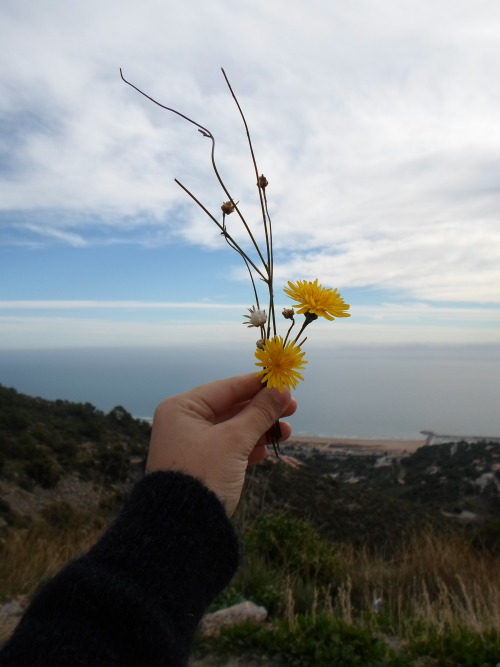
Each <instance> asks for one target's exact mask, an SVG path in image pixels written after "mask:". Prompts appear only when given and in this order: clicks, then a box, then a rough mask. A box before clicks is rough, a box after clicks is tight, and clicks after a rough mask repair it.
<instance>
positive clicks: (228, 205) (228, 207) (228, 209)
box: [220, 201, 239, 215]
mask: <svg viewBox="0 0 500 667" xmlns="http://www.w3.org/2000/svg"><path fill="white" fill-rule="evenodd" d="M236 204H239V202H236ZM236 204H233V202H231V201H225V202H224V203H223V204H222V206H221V207H220V209H221V211H222V212H223V213H225V214H226V215H229V214H230V213H232V212H233V211H234V207H235V206H236Z"/></svg>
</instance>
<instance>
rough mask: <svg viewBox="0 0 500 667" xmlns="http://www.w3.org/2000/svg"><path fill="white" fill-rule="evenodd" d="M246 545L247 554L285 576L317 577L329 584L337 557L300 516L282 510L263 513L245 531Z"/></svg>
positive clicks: (330, 547)
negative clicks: (251, 554) (246, 531)
mask: <svg viewBox="0 0 500 667" xmlns="http://www.w3.org/2000/svg"><path fill="white" fill-rule="evenodd" d="M246 544H247V548H248V550H249V551H250V552H251V553H253V554H255V555H258V556H259V557H260V558H262V559H264V560H265V561H266V562H267V563H268V564H269V565H271V566H272V567H273V569H275V570H278V571H281V572H282V573H286V574H287V575H289V576H298V577H301V578H304V579H311V578H320V579H324V580H325V581H328V582H329V584H331V583H332V581H333V580H334V578H335V575H336V572H337V559H336V558H335V554H334V553H333V547H332V545H331V544H329V543H328V542H326V540H323V539H322V538H321V537H320V536H319V534H318V533H317V532H316V530H315V529H314V527H313V526H312V525H311V524H310V523H307V522H306V521H304V520H302V519H298V518H295V517H291V516H287V515H285V514H284V513H283V512H278V513H274V514H263V515H261V516H260V517H259V518H258V519H257V520H256V521H255V524H254V525H253V526H252V527H251V528H250V530H249V531H248V534H247V539H246Z"/></svg>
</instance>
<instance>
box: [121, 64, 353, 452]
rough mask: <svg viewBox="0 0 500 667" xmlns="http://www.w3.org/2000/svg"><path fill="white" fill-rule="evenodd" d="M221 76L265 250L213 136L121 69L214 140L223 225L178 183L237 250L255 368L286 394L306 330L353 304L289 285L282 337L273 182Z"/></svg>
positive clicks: (275, 434) (274, 438)
mask: <svg viewBox="0 0 500 667" xmlns="http://www.w3.org/2000/svg"><path fill="white" fill-rule="evenodd" d="M221 69H222V68H221ZM222 74H223V77H224V80H225V82H226V84H227V87H228V89H229V91H230V94H231V96H232V98H233V100H234V102H235V104H236V107H237V109H238V112H239V114H240V116H241V119H242V121H243V125H244V128H245V133H246V137H247V143H248V148H249V151H250V156H251V160H252V164H253V168H254V172H255V178H256V186H257V193H258V197H259V203H260V211H261V217H262V221H261V223H260V224H261V230H262V231H263V236H264V240H265V247H263V248H261V247H260V246H259V244H258V243H257V241H256V235H255V234H254V232H253V231H252V227H251V225H250V224H249V223H248V222H247V220H246V219H245V217H244V215H243V213H242V211H241V210H240V207H239V203H240V202H239V201H235V200H234V198H233V197H232V196H231V194H230V192H229V189H228V187H227V186H226V184H225V183H224V180H223V179H222V177H221V175H220V173H219V169H218V167H217V163H216V159H215V146H216V142H215V137H214V135H213V134H212V132H211V131H210V130H209V129H208V128H206V127H204V126H203V125H201V124H200V123H197V122H196V121H195V120H193V119H192V118H190V117H189V116H186V115H185V114H183V113H181V112H179V111H177V110H176V109H173V108H172V107H168V106H165V105H164V104H161V103H160V102H158V101H157V100H155V99H154V98H152V97H151V96H150V95H147V94H146V93H145V92H143V91H142V90H141V89H140V88H138V87H137V86H135V85H134V84H132V83H131V82H130V81H127V79H125V77H124V76H123V72H122V70H121V69H120V76H121V78H122V80H123V81H124V82H125V83H126V84H128V85H129V86H131V87H132V88H133V89H134V90H136V91H137V92H139V93H140V94H141V95H143V96H144V97H146V98H147V99H148V100H150V101H151V102H153V103H154V104H156V105H157V106H159V107H161V108H162V109H165V110H166V111H170V112H172V113H174V114H176V115H178V116H180V117H181V118H183V119H184V120H186V121H188V122H189V123H191V124H193V125H194V126H195V127H196V128H197V130H198V132H199V133H200V134H201V135H202V136H203V137H205V138H208V139H210V142H211V150H210V160H211V165H212V169H213V171H214V173H215V176H216V178H217V180H218V182H219V185H220V186H221V189H222V191H223V193H224V202H223V204H222V205H221V207H220V210H221V213H222V221H220V220H219V219H218V218H217V216H216V215H215V214H213V213H211V212H210V211H209V210H208V209H207V208H206V207H205V206H204V205H203V204H202V202H201V201H200V200H199V199H198V198H197V197H196V196H195V195H194V194H193V193H192V192H191V191H190V190H189V188H187V187H186V186H185V185H184V184H182V183H181V182H180V181H178V180H177V179H175V182H176V183H177V184H178V185H179V186H180V187H181V188H182V189H183V190H184V191H185V192H186V194H188V195H189V197H191V199H192V200H193V201H194V202H195V203H196V204H197V205H198V206H199V208H200V209H201V210H202V211H203V212H204V213H205V214H206V215H207V216H208V217H209V218H210V220H212V222H213V223H214V224H215V225H216V226H217V227H218V229H219V230H220V233H221V235H222V236H223V237H224V240H225V241H226V243H227V244H228V246H229V247H230V248H231V249H232V250H234V251H235V252H236V253H237V254H238V255H239V256H240V257H241V258H242V260H243V262H244V263H245V266H246V268H247V271H248V274H249V277H250V282H251V285H252V290H253V295H254V301H255V305H254V306H252V307H251V308H249V309H248V312H249V313H250V314H249V315H244V318H245V319H247V320H248V321H247V322H244V324H245V325H246V326H247V327H248V328H252V327H255V328H258V329H259V332H260V339H259V340H258V341H257V343H256V349H255V357H256V359H257V361H256V362H255V363H256V366H257V367H259V368H260V370H259V371H258V373H257V375H258V376H259V377H260V379H261V382H262V383H264V384H265V385H266V386H267V387H270V388H272V387H277V389H278V390H279V391H284V390H285V389H290V388H292V389H295V387H296V386H297V384H298V382H299V381H301V380H303V377H302V374H301V371H302V370H303V368H304V366H305V365H306V364H307V361H306V360H305V359H304V352H303V351H302V346H303V344H304V343H305V341H306V340H307V339H306V338H304V339H303V340H302V341H301V342H300V343H299V342H298V341H299V339H300V337H301V335H302V333H303V331H304V329H305V328H306V327H307V326H308V325H309V324H311V323H312V322H314V321H315V320H317V319H318V318H319V317H323V318H325V319H327V320H333V319H335V318H337V317H349V313H347V312H346V311H347V310H348V309H349V305H348V304H346V303H345V302H344V301H343V299H342V297H341V296H340V294H339V293H338V291H337V290H336V289H335V290H332V289H330V288H325V287H323V286H322V285H319V284H318V280H317V279H316V280H315V281H314V282H311V281H307V280H299V281H297V282H296V283H292V282H288V286H287V287H285V288H284V292H285V294H286V295H287V296H289V297H290V298H291V299H292V301H294V302H295V303H294V304H293V308H285V309H284V310H283V317H284V319H287V320H290V321H291V324H290V326H289V328H288V330H287V333H286V336H285V338H282V337H281V336H279V335H278V333H277V323H276V313H275V298H274V252H273V229H272V221H271V216H270V213H269V207H268V201H267V188H268V187H269V181H268V180H267V178H266V176H264V174H263V173H262V172H259V169H258V165H257V159H256V157H255V151H254V147H253V143H252V139H251V136H250V130H249V128H248V123H247V121H246V118H245V114H244V113H243V110H242V108H241V105H240V103H239V101H238V98H237V96H236V94H235V92H234V90H233V88H232V86H231V84H230V82H229V79H228V77H227V75H226V73H225V71H224V69H222ZM232 213H236V216H237V218H238V219H239V220H240V223H241V224H242V225H243V228H244V229H245V231H246V233H247V235H248V238H249V241H250V247H251V248H253V253H252V255H253V257H252V256H250V255H249V253H248V252H247V251H246V250H245V249H243V247H242V246H241V245H240V244H239V243H238V242H237V241H236V240H235V238H234V237H233V236H232V235H231V234H230V232H229V231H228V227H227V224H226V216H228V215H231V214H232ZM219 215H220V214H219ZM256 279H258V280H259V281H260V282H261V283H263V284H264V285H265V290H266V292H267V295H266V296H267V299H266V300H267V304H268V308H267V312H266V311H265V310H263V309H262V308H261V305H260V304H261V303H262V300H261V299H259V290H258V289H257V284H258V281H257V280H256ZM294 309H296V310H294ZM295 313H297V314H298V315H304V321H303V323H302V326H301V328H300V330H299V332H298V333H297V335H296V336H295V338H294V339H293V340H289V339H290V333H291V331H292V329H293V327H294V326H295ZM267 435H268V441H269V444H272V446H273V448H274V452H275V454H276V456H279V442H280V439H281V429H280V424H279V421H277V422H276V423H275V424H274V426H273V427H272V428H271V429H270V430H269V432H268V434H267Z"/></svg>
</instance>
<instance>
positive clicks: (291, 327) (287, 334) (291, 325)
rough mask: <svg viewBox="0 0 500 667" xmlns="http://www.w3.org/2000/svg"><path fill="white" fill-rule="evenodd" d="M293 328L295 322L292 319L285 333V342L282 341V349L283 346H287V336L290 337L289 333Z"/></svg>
mask: <svg viewBox="0 0 500 667" xmlns="http://www.w3.org/2000/svg"><path fill="white" fill-rule="evenodd" d="M294 326H295V320H294V319H293V317H292V323H291V324H290V327H289V329H288V331H287V332H286V336H285V340H284V341H283V347H285V345H286V344H287V341H288V336H289V335H290V331H291V330H292V329H293V327H294Z"/></svg>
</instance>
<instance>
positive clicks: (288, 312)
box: [283, 308, 295, 320]
mask: <svg viewBox="0 0 500 667" xmlns="http://www.w3.org/2000/svg"><path fill="white" fill-rule="evenodd" d="M294 315H295V311H294V309H293V308H283V317H284V318H285V320H293V316H294Z"/></svg>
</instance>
